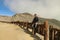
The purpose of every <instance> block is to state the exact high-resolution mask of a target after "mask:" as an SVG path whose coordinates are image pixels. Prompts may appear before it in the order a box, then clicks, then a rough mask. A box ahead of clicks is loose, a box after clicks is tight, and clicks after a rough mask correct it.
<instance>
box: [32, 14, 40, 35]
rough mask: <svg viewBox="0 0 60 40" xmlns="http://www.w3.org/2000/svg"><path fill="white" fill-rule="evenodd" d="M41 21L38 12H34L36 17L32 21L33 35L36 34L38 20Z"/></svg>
mask: <svg viewBox="0 0 60 40" xmlns="http://www.w3.org/2000/svg"><path fill="white" fill-rule="evenodd" d="M38 21H39V19H38V17H37V14H34V19H33V21H32V27H33V31H32V32H33V35H35V34H36V29H37V22H38Z"/></svg>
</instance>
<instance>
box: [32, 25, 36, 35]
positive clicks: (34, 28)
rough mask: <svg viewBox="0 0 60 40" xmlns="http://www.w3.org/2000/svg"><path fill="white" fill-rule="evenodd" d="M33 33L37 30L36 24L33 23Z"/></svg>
mask: <svg viewBox="0 0 60 40" xmlns="http://www.w3.org/2000/svg"><path fill="white" fill-rule="evenodd" d="M32 29H33V34H34V35H35V34H36V32H37V24H33V28H32Z"/></svg>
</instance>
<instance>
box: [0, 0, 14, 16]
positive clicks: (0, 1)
mask: <svg viewBox="0 0 60 40" xmlns="http://www.w3.org/2000/svg"><path fill="white" fill-rule="evenodd" d="M0 15H4V16H12V15H14V12H13V11H11V10H10V9H9V8H8V7H6V6H5V4H4V0H0Z"/></svg>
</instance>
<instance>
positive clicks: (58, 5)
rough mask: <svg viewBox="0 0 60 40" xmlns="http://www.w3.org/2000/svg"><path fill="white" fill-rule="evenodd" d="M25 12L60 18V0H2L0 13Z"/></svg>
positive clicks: (8, 14)
mask: <svg viewBox="0 0 60 40" xmlns="http://www.w3.org/2000/svg"><path fill="white" fill-rule="evenodd" d="M24 12H28V13H31V14H35V13H36V14H37V15H38V16H39V17H43V18H49V19H57V20H60V0H0V15H7V16H12V15H14V14H15V13H24Z"/></svg>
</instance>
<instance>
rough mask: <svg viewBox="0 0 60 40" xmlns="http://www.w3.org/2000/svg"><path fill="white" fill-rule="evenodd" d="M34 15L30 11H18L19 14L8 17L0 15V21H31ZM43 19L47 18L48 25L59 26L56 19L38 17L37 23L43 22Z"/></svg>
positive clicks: (59, 22)
mask: <svg viewBox="0 0 60 40" xmlns="http://www.w3.org/2000/svg"><path fill="white" fill-rule="evenodd" d="M33 18H34V16H33V15H32V14H30V13H20V14H15V15H13V16H12V17H8V16H0V21H6V22H12V21H13V22H16V21H20V22H32V20H33ZM45 20H47V21H48V22H49V24H50V25H55V26H58V27H60V21H58V20H56V19H46V18H42V17H39V23H43V22H44V21H45Z"/></svg>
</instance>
